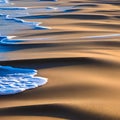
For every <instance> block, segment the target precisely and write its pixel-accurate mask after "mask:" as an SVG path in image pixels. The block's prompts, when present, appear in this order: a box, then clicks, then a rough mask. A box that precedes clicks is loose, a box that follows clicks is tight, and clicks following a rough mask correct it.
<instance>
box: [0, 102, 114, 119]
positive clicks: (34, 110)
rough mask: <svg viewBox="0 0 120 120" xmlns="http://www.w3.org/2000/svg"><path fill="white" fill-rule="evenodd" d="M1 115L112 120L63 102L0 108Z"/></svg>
mask: <svg viewBox="0 0 120 120" xmlns="http://www.w3.org/2000/svg"><path fill="white" fill-rule="evenodd" d="M0 116H48V117H56V118H64V119H69V120H112V118H111V117H108V116H102V115H99V114H96V113H92V112H88V111H85V110H82V109H77V108H76V109H75V108H73V107H71V106H67V105H63V104H43V105H31V106H20V107H10V108H0Z"/></svg>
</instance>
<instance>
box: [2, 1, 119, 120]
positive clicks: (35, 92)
mask: <svg viewBox="0 0 120 120" xmlns="http://www.w3.org/2000/svg"><path fill="white" fill-rule="evenodd" d="M11 1H12V2H14V3H15V6H22V7H28V6H29V7H32V8H45V7H46V6H54V7H59V6H60V7H61V6H62V7H63V6H67V7H70V6H73V7H75V8H74V10H72V11H70V10H68V12H61V11H53V12H51V13H48V12H43V13H42V15H52V16H51V17H50V18H43V19H41V18H39V16H40V15H41V13H39V12H37V13H35V14H34V15H31V16H29V17H28V16H27V17H24V16H23V17H20V18H21V19H24V20H27V21H31V22H33V21H34V22H42V25H44V26H47V27H51V28H52V29H49V30H33V29H23V30H18V31H16V32H12V33H9V34H8V35H11V36H17V37H16V38H15V39H20V40H21V39H22V40H23V41H22V42H20V43H15V44H7V45H6V44H0V65H9V66H13V67H20V68H32V69H36V70H38V74H37V76H43V77H46V78H48V83H47V84H46V85H44V86H41V87H38V88H35V89H31V90H27V91H25V92H22V93H19V94H15V95H7V96H0V119H1V120H16V119H17V120H119V119H120V55H119V54H120V48H119V47H120V29H119V27H120V24H119V13H120V9H119V0H109V1H108V0H100V1H98V0H76V1H75V0H63V1H62V0H59V1H57V2H42V3H41V2H39V1H37V0H36V1H34V2H33V1H32V0H30V1H29V2H27V0H26V1H25V0H24V1H22V2H21V1H17V0H11ZM31 3H33V4H31ZM36 17H37V18H36ZM13 40H14V39H13Z"/></svg>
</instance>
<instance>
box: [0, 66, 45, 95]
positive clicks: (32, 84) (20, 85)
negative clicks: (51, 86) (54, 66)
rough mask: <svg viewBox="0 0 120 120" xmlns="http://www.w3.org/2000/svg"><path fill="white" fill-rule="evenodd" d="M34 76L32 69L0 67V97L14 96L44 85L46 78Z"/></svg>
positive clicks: (34, 71) (35, 72)
mask: <svg viewBox="0 0 120 120" xmlns="http://www.w3.org/2000/svg"><path fill="white" fill-rule="evenodd" d="M36 74H37V71H36V70H34V69H24V68H14V67H11V66H0V95H9V94H16V93H20V92H23V91H25V90H28V89H32V88H36V87H38V86H41V85H44V84H46V82H47V78H44V77H36V76H35V75H36Z"/></svg>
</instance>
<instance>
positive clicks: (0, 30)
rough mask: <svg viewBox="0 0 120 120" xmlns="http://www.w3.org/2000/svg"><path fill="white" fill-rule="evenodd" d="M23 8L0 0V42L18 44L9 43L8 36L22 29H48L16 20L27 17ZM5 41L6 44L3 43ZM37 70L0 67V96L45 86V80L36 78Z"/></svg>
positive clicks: (26, 12) (25, 9)
mask: <svg viewBox="0 0 120 120" xmlns="http://www.w3.org/2000/svg"><path fill="white" fill-rule="evenodd" d="M28 14H29V11H27V8H25V7H11V5H10V3H9V2H8V1H7V0H0V42H1V44H2V43H5V44H13V43H16V42H17V43H18V42H19V41H20V40H14V41H12V42H9V38H11V37H9V36H8V35H9V34H10V33H13V32H15V31H16V30H22V29H35V30H36V29H37V30H40V29H42V30H43V29H49V28H47V27H45V26H40V25H39V23H38V22H29V21H24V20H22V19H19V18H16V17H20V16H21V15H22V16H25V15H28ZM5 41H6V42H5ZM36 74H37V70H34V69H22V68H14V67H11V66H0V95H11V94H16V93H20V92H23V91H25V90H28V89H32V88H36V87H38V86H42V85H44V84H46V82H47V78H43V77H37V76H35V75H36Z"/></svg>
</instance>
